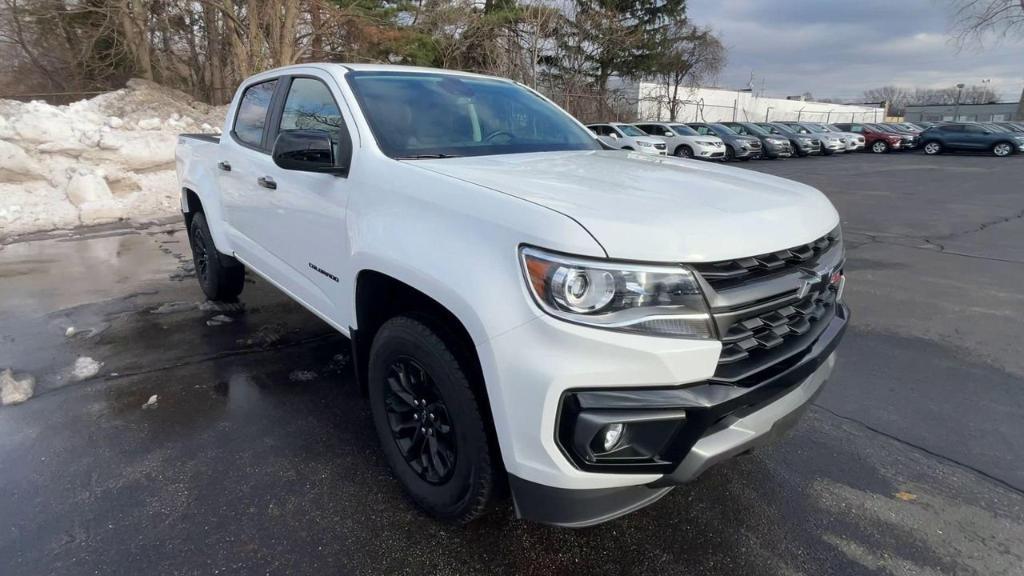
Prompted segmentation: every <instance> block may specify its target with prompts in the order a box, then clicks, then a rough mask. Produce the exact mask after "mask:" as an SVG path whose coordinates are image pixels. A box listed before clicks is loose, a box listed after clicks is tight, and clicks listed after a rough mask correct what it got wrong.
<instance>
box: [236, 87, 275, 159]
mask: <svg viewBox="0 0 1024 576" xmlns="http://www.w3.org/2000/svg"><path fill="white" fill-rule="evenodd" d="M275 89H277V79H276V78H275V79H274V80H268V81H266V82H260V83H259V84H253V85H252V86H249V87H248V88H246V89H245V92H244V93H242V99H241V101H240V102H239V103H238V112H237V113H236V114H235V127H234V134H235V138H237V139H238V140H239V141H240V142H242V143H243V144H247V145H249V146H252V147H254V148H262V147H263V131H264V128H266V126H267V112H268V111H269V110H270V101H271V100H273V98H274V90H275Z"/></svg>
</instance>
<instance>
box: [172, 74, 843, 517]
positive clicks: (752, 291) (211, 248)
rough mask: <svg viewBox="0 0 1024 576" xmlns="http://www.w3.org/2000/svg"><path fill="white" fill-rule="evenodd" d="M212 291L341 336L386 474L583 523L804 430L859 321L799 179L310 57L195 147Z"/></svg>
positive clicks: (199, 261) (414, 487)
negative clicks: (317, 321)
mask: <svg viewBox="0 0 1024 576" xmlns="http://www.w3.org/2000/svg"><path fill="white" fill-rule="evenodd" d="M177 165H178V178H179V181H180V186H181V208H182V211H183V212H184V214H185V222H186V225H187V226H188V230H189V239H190V242H191V247H192V253H193V258H194V261H195V265H196V266H195V268H196V276H197V279H198V281H199V284H200V286H201V288H202V290H203V292H205V294H206V295H207V296H208V297H209V298H211V299H221V300H225V299H234V298H236V297H238V296H239V294H240V292H241V291H242V289H243V287H244V286H245V281H244V280H245V275H246V274H247V273H250V272H251V273H254V274H258V275H259V276H261V277H263V278H265V279H266V280H267V281H268V282H270V283H271V284H273V285H274V286H276V287H278V288H279V289H280V290H281V291H283V292H284V293H285V294H287V295H288V296H289V297H291V298H293V299H294V300H295V301H296V302H298V303H299V304H301V305H302V306H305V307H306V308H307V309H309V310H310V312H312V313H313V314H315V315H316V316H318V317H320V318H321V319H323V320H324V321H325V322H327V323H328V324H329V325H331V326H332V327H334V328H335V329H337V330H338V331H339V332H340V333H342V334H344V335H346V336H348V337H349V338H350V340H351V346H352V355H353V365H354V368H355V374H356V378H357V381H358V382H359V383H360V385H361V386H363V387H364V389H365V390H366V392H367V395H368V398H369V407H370V413H371V415H372V419H373V425H374V427H375V429H376V432H377V434H378V436H379V438H380V445H381V449H382V451H383V454H384V456H385V458H386V459H387V462H388V463H389V464H390V466H391V469H392V470H393V472H394V475H395V477H396V478H397V480H398V481H399V482H400V483H401V485H402V486H403V487H404V488H405V490H406V491H407V492H408V493H409V494H410V496H411V498H412V500H413V501H414V502H416V503H417V504H418V505H419V506H421V507H422V508H423V509H424V510H426V511H427V512H428V513H430V514H432V515H434V516H435V517H437V518H441V519H444V520H448V521H453V522H467V521H469V520H472V519H473V518H476V517H477V516H479V515H480V514H481V513H483V512H484V511H485V510H487V509H488V508H489V506H490V505H491V504H493V503H494V502H495V499H496V496H495V495H496V494H499V493H502V492H503V491H504V488H505V487H508V488H510V489H511V495H512V498H513V500H514V502H515V510H516V513H517V514H518V515H519V516H521V517H523V518H528V519H531V520H536V521H541V522H547V523H551V524H558V525H565V526H585V525H589V524H595V523H599V522H603V521H605V520H609V519H611V518H614V517H616V516H619V515H621V514H625V513H628V512H630V511H633V510H636V509H638V508H640V507H642V506H645V505H647V504H650V503H651V502H653V501H655V500H657V499H658V498H660V497H661V496H663V495H664V494H665V493H666V492H668V491H669V490H671V489H672V488H673V487H674V486H678V485H680V484H684V483H686V482H689V481H691V480H693V479H694V478H696V477H697V476H699V475H700V474H701V473H702V472H704V471H705V470H707V469H708V467H710V466H712V465H714V464H717V463H719V462H721V461H723V460H726V459H728V458H730V457H732V456H735V455H737V454H741V453H743V452H746V451H748V450H750V449H751V448H753V447H756V446H759V445H761V444H762V443H764V442H766V441H768V440H769V439H771V438H774V437H776V436H777V435H778V434H779V433H781V432H782V431H784V430H786V429H787V428H789V427H790V426H792V424H793V423H794V422H795V421H796V417H797V416H798V415H799V414H800V413H801V411H802V410H804V409H805V408H806V407H807V406H808V404H809V403H810V401H811V399H812V398H814V396H815V394H817V393H818V391H819V390H821V387H822V385H823V383H824V381H825V379H826V378H827V377H828V376H829V373H830V372H831V370H832V366H833V363H834V352H833V351H834V350H835V348H836V346H837V344H838V343H839V340H840V337H841V335H842V333H843V331H844V329H845V327H846V323H847V317H848V313H847V310H846V307H845V305H844V304H843V301H842V292H843V283H844V277H843V262H844V251H843V242H842V236H841V233H840V229H839V216H838V214H837V213H836V210H835V209H834V208H833V207H832V204H831V203H830V202H829V201H828V200H827V199H826V198H825V197H824V196H823V195H822V194H821V193H820V192H818V191H817V190H815V189H814V188H811V187H809V186H806V185H803V184H798V183H796V182H792V181H789V180H784V179H782V178H776V177H774V176H768V175H764V174H760V173H758V172H755V171H752V170H741V169H736V168H729V167H724V166H717V165H711V164H706V163H702V164H699V163H695V162H689V161H685V160H680V159H677V158H671V157H656V156H648V155H643V154H623V153H621V152H618V151H609V150H606V149H603V147H602V146H601V145H600V144H599V143H598V141H597V139H596V138H595V137H594V136H593V134H592V133H591V132H589V131H588V130H587V129H586V127H584V126H583V125H582V124H580V123H579V122H578V121H576V120H575V119H574V118H573V117H572V116H570V115H569V114H567V113H565V112H564V111H562V110H561V109H560V108H558V107H557V106H556V105H555V104H553V103H551V102H550V101H548V100H547V99H546V98H544V97H543V96H542V95H540V94H539V93H537V92H534V91H532V90H531V89H529V88H527V87H525V86H523V85H521V84H517V83H515V82H511V81H509V80H503V79H500V78H491V77H486V76H478V75H474V74H465V73H459V72H452V71H442V70H434V69H425V68H406V67H392V66H382V65H369V64H350V65H343V64H303V65H297V66H290V67H286V68H279V69H276V70H270V71H267V72H263V73H261V74H257V75H256V76H253V77H251V78H249V79H247V80H246V81H245V82H243V83H242V85H241V86H240V87H239V88H238V92H237V93H236V95H235V97H234V100H233V101H232V103H231V106H230V107H229V109H228V113H227V118H226V119H225V122H224V131H223V136H221V137H220V138H217V137H211V136H193V135H182V136H181V137H180V138H179V143H178V148H177Z"/></svg>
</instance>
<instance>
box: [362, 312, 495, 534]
mask: <svg viewBox="0 0 1024 576" xmlns="http://www.w3.org/2000/svg"><path fill="white" fill-rule="evenodd" d="M369 394H370V410H371V412H372V415H373V422H374V426H375V428H376V429H377V435H378V437H379V438H380V443H381V448H382V449H383V451H384V455H385V457H386V458H387V461H388V464H389V465H390V466H391V470H392V471H393V472H394V474H395V476H397V477H398V480H399V482H401V484H402V486H403V488H405V491H406V493H407V494H408V495H409V497H410V498H411V499H412V500H413V502H414V503H415V504H416V505H417V506H419V507H420V508H422V509H423V510H425V511H426V512H427V513H429V514H431V515H432V516H434V517H436V518H439V519H441V520H445V521H449V522H455V523H459V524H464V523H466V522H469V521H471V520H473V519H475V518H477V517H478V516H480V515H481V514H483V513H484V512H485V511H486V510H487V508H488V506H489V504H490V503H491V501H492V499H493V496H494V491H495V479H496V478H497V477H498V468H497V461H496V459H495V458H494V457H493V456H492V455H491V450H490V447H489V445H488V441H487V433H486V431H485V428H484V420H483V417H482V416H481V414H480V407H479V404H478V402H477V399H476V397H475V395H474V393H473V390H472V387H471V385H470V382H469V380H468V379H467V377H466V372H465V371H464V370H463V369H462V366H461V365H460V364H459V362H458V360H456V358H455V356H454V355H453V354H452V352H451V350H450V349H449V347H448V346H447V345H446V344H445V342H444V341H443V340H442V339H441V337H440V336H438V334H437V333H435V332H434V331H433V330H431V329H430V328H429V327H427V325H425V324H423V323H421V322H420V321H419V320H415V319H413V318H410V317H406V316H398V317H396V318H392V319H391V320H388V321H387V322H385V323H384V325H383V326H381V328H380V330H379V331H378V332H377V335H376V336H375V337H374V339H373V345H372V347H371V349H370V362H369Z"/></svg>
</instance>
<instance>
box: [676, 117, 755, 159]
mask: <svg viewBox="0 0 1024 576" xmlns="http://www.w3.org/2000/svg"><path fill="white" fill-rule="evenodd" d="M686 125H687V126H689V127H690V128H693V129H694V130H696V131H697V134H700V135H701V136H718V137H719V138H721V139H722V141H723V142H725V160H726V161H727V162H728V161H729V160H750V159H751V158H760V157H761V140H760V139H758V138H754V137H753V136H741V135H740V134H737V133H736V132H733V130H732V129H731V128H729V127H728V126H726V125H725V124H718V123H711V122H687V123H686Z"/></svg>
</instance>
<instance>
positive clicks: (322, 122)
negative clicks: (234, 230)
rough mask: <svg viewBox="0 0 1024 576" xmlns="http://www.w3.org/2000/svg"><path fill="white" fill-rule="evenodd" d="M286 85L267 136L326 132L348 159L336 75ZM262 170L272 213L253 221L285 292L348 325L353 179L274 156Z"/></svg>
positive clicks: (313, 74)
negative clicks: (285, 163) (284, 164)
mask: <svg viewBox="0 0 1024 576" xmlns="http://www.w3.org/2000/svg"><path fill="white" fill-rule="evenodd" d="M282 82H284V86H283V87H282V91H281V94H282V96H281V98H280V100H279V101H278V103H277V105H276V108H275V110H274V113H272V114H271V121H270V126H269V138H270V139H271V140H274V139H276V137H277V135H278V134H280V133H282V132H286V131H289V130H317V131H322V132H324V133H325V134H327V135H328V136H329V137H330V139H331V141H332V142H333V143H334V148H335V151H336V155H337V154H348V155H349V156H350V155H351V150H352V145H351V135H350V134H349V130H348V127H349V126H352V125H353V124H352V120H351V118H350V117H348V118H347V116H348V114H347V109H343V107H342V106H339V104H338V102H343V101H344V100H343V99H342V98H340V92H339V91H338V89H337V86H336V85H335V80H334V79H333V77H331V76H329V75H327V74H325V73H322V72H319V71H315V70H310V71H309V72H308V74H306V73H303V74H302V75H296V76H289V77H285V78H283V79H282ZM343 110H344V112H343ZM343 141H344V142H345V145H342V142H343ZM336 164H339V165H344V166H350V164H351V158H350V157H348V158H336ZM257 171H258V172H257V173H256V174H254V176H255V177H257V178H263V179H264V180H263V181H262V182H264V183H271V182H272V184H269V188H264V190H263V192H264V193H265V194H266V197H267V198H268V203H267V211H266V213H265V214H264V218H263V219H262V222H260V223H258V224H255V223H254V226H258V227H259V230H258V231H253V232H252V233H251V234H255V235H256V236H258V238H259V240H258V241H259V243H260V244H261V245H262V246H264V247H266V248H267V250H268V251H269V252H270V255H271V257H272V260H273V265H274V267H275V268H276V269H277V270H278V271H279V273H280V274H281V277H282V278H286V279H287V284H285V285H284V287H285V288H287V289H288V290H289V291H290V292H292V294H293V295H294V296H295V297H297V298H298V299H300V300H301V301H303V302H304V303H305V304H306V305H307V306H308V307H310V308H313V309H314V310H316V311H318V312H320V313H321V315H322V316H327V317H329V318H331V319H332V320H334V321H337V322H338V323H339V324H341V323H342V322H343V321H347V320H343V319H342V318H341V316H343V315H344V314H346V313H347V309H345V308H344V307H341V306H339V305H340V303H341V302H343V295H342V293H341V291H342V286H343V282H344V281H345V279H343V278H342V276H343V275H344V274H345V273H346V271H347V270H348V263H349V261H348V254H349V243H348V234H347V230H346V222H347V209H348V199H349V195H350V194H351V193H352V186H351V182H350V181H349V179H348V178H347V177H346V176H337V175H332V174H319V173H314V172H302V171H296V170H285V169H284V168H281V167H279V166H277V165H276V164H275V163H274V161H273V158H272V156H264V157H263V158H261V159H260V161H259V162H258V166H257ZM339 314H340V316H339Z"/></svg>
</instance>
